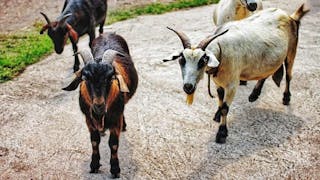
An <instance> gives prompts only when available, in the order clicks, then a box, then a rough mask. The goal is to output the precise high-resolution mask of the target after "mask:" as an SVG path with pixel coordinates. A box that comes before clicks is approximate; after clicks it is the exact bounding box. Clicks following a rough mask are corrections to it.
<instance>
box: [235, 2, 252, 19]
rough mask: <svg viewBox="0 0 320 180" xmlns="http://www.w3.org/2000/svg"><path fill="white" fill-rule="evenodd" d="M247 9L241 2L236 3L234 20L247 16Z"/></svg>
mask: <svg viewBox="0 0 320 180" xmlns="http://www.w3.org/2000/svg"><path fill="white" fill-rule="evenodd" d="M248 16H249V15H248V11H247V8H246V7H244V6H242V5H241V4H238V6H237V7H236V17H235V20H241V19H244V18H246V17H248Z"/></svg>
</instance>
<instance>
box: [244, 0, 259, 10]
mask: <svg viewBox="0 0 320 180" xmlns="http://www.w3.org/2000/svg"><path fill="white" fill-rule="evenodd" d="M240 1H241V3H242V4H243V5H245V6H246V8H247V9H248V10H249V11H251V12H253V11H255V10H256V9H257V7H258V3H257V0H240Z"/></svg>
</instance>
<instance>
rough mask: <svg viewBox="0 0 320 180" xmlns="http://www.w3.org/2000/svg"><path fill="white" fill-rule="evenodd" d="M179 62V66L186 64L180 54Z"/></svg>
mask: <svg viewBox="0 0 320 180" xmlns="http://www.w3.org/2000/svg"><path fill="white" fill-rule="evenodd" d="M179 64H180V65H181V66H184V65H185V64H186V59H185V58H184V57H183V56H181V58H180V59H179Z"/></svg>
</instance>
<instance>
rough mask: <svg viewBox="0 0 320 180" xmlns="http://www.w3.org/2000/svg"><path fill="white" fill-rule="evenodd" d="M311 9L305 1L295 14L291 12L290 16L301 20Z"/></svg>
mask: <svg viewBox="0 0 320 180" xmlns="http://www.w3.org/2000/svg"><path fill="white" fill-rule="evenodd" d="M309 11H310V8H309V7H308V6H307V5H306V4H305V3H304V4H302V5H301V6H300V7H299V8H298V9H297V10H296V11H295V12H294V13H293V14H291V15H290V17H291V18H292V19H294V20H295V21H300V19H301V18H302V17H303V16H304V15H305V14H306V13H307V12H309Z"/></svg>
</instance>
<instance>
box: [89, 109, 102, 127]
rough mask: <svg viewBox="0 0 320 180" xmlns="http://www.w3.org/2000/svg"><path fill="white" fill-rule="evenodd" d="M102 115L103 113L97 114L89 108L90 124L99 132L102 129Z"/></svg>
mask: <svg viewBox="0 0 320 180" xmlns="http://www.w3.org/2000/svg"><path fill="white" fill-rule="evenodd" d="M104 116H105V114H104V113H103V114H102V115H98V114H96V113H94V112H93V110H91V119H92V125H93V127H94V128H95V129H97V130H98V131H100V132H103V131H104Z"/></svg>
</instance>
